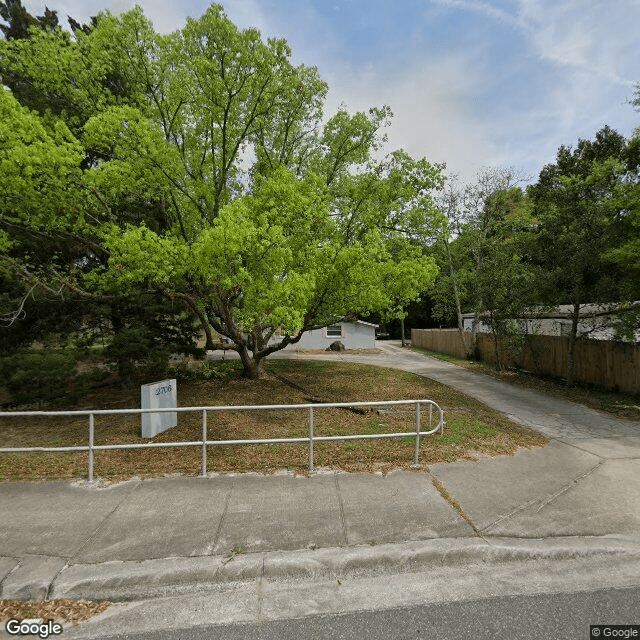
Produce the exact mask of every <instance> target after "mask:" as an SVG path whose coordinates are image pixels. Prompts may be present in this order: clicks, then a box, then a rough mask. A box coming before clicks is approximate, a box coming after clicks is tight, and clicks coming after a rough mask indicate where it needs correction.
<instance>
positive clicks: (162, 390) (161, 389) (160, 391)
mask: <svg viewBox="0 0 640 640" xmlns="http://www.w3.org/2000/svg"><path fill="white" fill-rule="evenodd" d="M170 391H171V385H170V384H168V385H166V386H164V387H158V388H157V389H156V393H155V395H157V396H159V395H161V394H163V393H169V392H170Z"/></svg>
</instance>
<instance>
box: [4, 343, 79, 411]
mask: <svg viewBox="0 0 640 640" xmlns="http://www.w3.org/2000/svg"><path fill="white" fill-rule="evenodd" d="M76 361H77V356H76V354H75V353H74V352H65V351H49V350H46V349H43V350H42V351H19V352H17V353H15V354H13V355H11V356H8V357H4V358H0V376H1V377H2V379H3V381H4V386H5V387H6V389H7V390H8V391H9V393H10V394H11V397H12V399H13V401H14V402H17V403H19V404H24V403H28V402H36V401H37V402H38V403H40V404H42V402H45V401H49V400H53V399H54V398H58V397H61V396H64V395H65V394H66V392H67V389H68V385H69V383H70V382H71V381H72V380H73V379H74V377H75V375H76Z"/></svg>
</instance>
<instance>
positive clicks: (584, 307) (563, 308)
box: [462, 301, 640, 319]
mask: <svg viewBox="0 0 640 640" xmlns="http://www.w3.org/2000/svg"><path fill="white" fill-rule="evenodd" d="M637 306H640V301H635V302H632V303H631V307H637ZM628 308H629V307H626V306H624V305H621V304H620V303H608V304H596V303H585V304H581V305H580V315H581V316H582V317H585V316H591V317H593V316H606V315H609V314H611V313H617V312H618V311H624V310H625V309H628ZM485 313H486V312H485ZM572 313H573V305H572V304H559V305H557V306H556V307H553V308H551V309H545V308H544V307H534V308H531V309H528V310H527V311H526V312H525V313H523V314H520V315H518V316H517V317H518V318H531V319H544V318H570V317H571V314H572ZM479 315H480V317H482V316H483V315H484V314H482V313H481V314H479ZM474 316H475V314H474V313H463V314H462V317H463V318H473V317H474Z"/></svg>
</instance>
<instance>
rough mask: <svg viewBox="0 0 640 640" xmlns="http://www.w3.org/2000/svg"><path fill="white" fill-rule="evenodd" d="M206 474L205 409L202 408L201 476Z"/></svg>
mask: <svg viewBox="0 0 640 640" xmlns="http://www.w3.org/2000/svg"><path fill="white" fill-rule="evenodd" d="M206 475H207V410H206V409H203V410H202V477H203V478H204V477H206Z"/></svg>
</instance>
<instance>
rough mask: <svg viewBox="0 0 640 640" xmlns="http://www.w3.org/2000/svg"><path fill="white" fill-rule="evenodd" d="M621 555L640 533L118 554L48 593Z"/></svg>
mask: <svg viewBox="0 0 640 640" xmlns="http://www.w3.org/2000/svg"><path fill="white" fill-rule="evenodd" d="M614 557H616V558H618V559H621V558H622V559H624V558H628V559H629V560H631V559H634V560H640V538H638V537H620V536H603V537H593V538H583V537H580V538H550V539H534V540H531V539H513V538H508V539H507V538H461V539H456V538H449V539H433V540H427V541H417V542H405V543H400V544H381V545H377V546H357V547H347V548H341V547H337V548H325V549H317V550H310V549H304V550H298V551H288V552H283V551H273V552H262V553H249V554H241V555H235V556H231V557H221V556H200V557H189V558H162V559H155V560H143V561H113V562H106V563H101V564H97V565H95V564H93V565H92V564H76V565H67V566H66V567H64V568H63V569H62V570H61V571H60V572H59V573H58V574H57V575H56V576H55V578H53V580H52V582H51V583H50V585H49V588H48V599H55V598H71V599H80V598H85V599H88V600H109V601H111V602H126V601H132V600H141V599H147V598H155V597H160V596H168V595H174V594H181V593H187V592H189V591H194V590H201V589H203V588H206V587H207V586H216V585H223V584H229V583H243V582H253V581H255V580H258V579H268V580H272V581H276V582H277V581H287V580H310V579H311V580H315V579H338V578H345V577H348V578H358V577H365V576H373V575H377V574H383V573H386V574H390V573H391V574H401V573H412V572H424V571H429V570H435V569H438V568H442V567H461V566H466V565H491V564H501V563H509V562H516V561H529V560H534V561H535V560H571V559H597V558H605V559H606V558H614ZM2 597H3V598H5V599H10V598H11V594H9V593H6V590H5V589H3V590H2Z"/></svg>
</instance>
